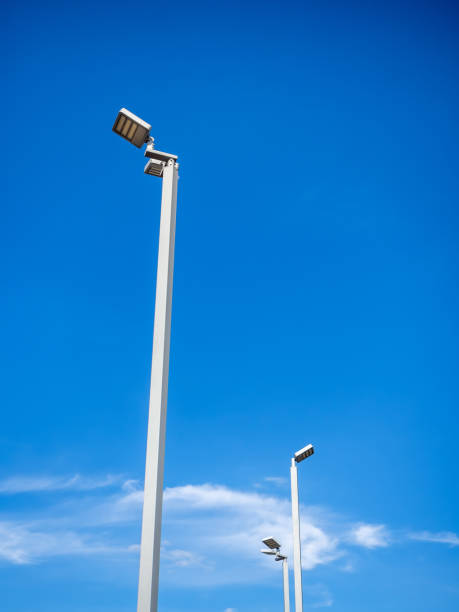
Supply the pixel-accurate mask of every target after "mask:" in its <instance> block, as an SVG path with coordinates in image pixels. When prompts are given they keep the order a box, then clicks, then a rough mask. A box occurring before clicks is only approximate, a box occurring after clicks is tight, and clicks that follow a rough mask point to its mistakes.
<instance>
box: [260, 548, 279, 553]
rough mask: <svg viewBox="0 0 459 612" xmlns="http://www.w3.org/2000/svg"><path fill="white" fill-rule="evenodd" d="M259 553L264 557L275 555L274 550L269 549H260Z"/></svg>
mask: <svg viewBox="0 0 459 612" xmlns="http://www.w3.org/2000/svg"><path fill="white" fill-rule="evenodd" d="M260 552H261V553H263V554H264V555H275V554H277V553H276V551H275V550H269V549H266V548H262V549H261V550H260Z"/></svg>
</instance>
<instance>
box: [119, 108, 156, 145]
mask: <svg viewBox="0 0 459 612" xmlns="http://www.w3.org/2000/svg"><path fill="white" fill-rule="evenodd" d="M112 129H113V131H114V132H116V133H117V134H119V135H120V136H122V137H123V138H125V139H126V140H127V141H128V142H130V143H131V144H133V145H135V146H136V147H138V148H139V149H140V147H141V146H142V145H144V144H145V143H146V142H147V140H148V138H149V136H150V130H151V125H150V124H149V123H147V122H146V121H144V120H143V119H140V117H137V115H134V113H131V112H130V111H128V110H127V109H126V108H122V109H121V110H120V111H119V113H118V116H117V118H116V121H115V124H114V126H113V128H112Z"/></svg>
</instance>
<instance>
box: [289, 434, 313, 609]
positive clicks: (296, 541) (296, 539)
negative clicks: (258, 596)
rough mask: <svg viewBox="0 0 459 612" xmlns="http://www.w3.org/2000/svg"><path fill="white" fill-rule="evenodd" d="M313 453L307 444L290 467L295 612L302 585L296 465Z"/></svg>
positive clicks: (297, 607) (296, 455)
mask: <svg viewBox="0 0 459 612" xmlns="http://www.w3.org/2000/svg"><path fill="white" fill-rule="evenodd" d="M313 453H314V447H313V446H312V444H308V445H307V446H305V447H304V448H302V449H301V450H299V451H298V452H297V453H295V455H294V456H293V457H292V465H291V467H290V483H291V490H292V526H293V574H294V579H295V612H303V585H302V582H301V534H300V505H299V501H298V470H297V467H296V464H297V463H300V462H301V461H303V460H304V459H307V458H308V457H310V456H311V455H312V454H313Z"/></svg>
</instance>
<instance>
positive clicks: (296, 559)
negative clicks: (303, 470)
mask: <svg viewBox="0 0 459 612" xmlns="http://www.w3.org/2000/svg"><path fill="white" fill-rule="evenodd" d="M290 482H291V487H292V524H293V573H294V576H295V612H303V587H302V584H301V538H300V508H299V503H298V470H297V469H296V462H295V459H292V466H291V468H290Z"/></svg>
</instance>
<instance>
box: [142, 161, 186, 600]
mask: <svg viewBox="0 0 459 612" xmlns="http://www.w3.org/2000/svg"><path fill="white" fill-rule="evenodd" d="M177 179H178V168H177V165H176V164H175V163H174V162H173V161H170V162H169V163H168V165H166V166H165V167H164V172H163V185H162V198H161V221H160V229H159V247H158V272H157V277H156V304H155V326H154V334H153V358H152V364H151V386H150V408H149V416H148V435H147V456H146V465H145V488H144V500H143V517H142V539H141V544H140V570H139V591H138V599H137V612H157V609H158V585H159V553H160V545H161V518H162V503H163V480H164V451H165V440H166V414H167V385H168V374H169V347H170V333H171V307H172V279H173V272H174V244H175V215H176V208H177Z"/></svg>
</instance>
